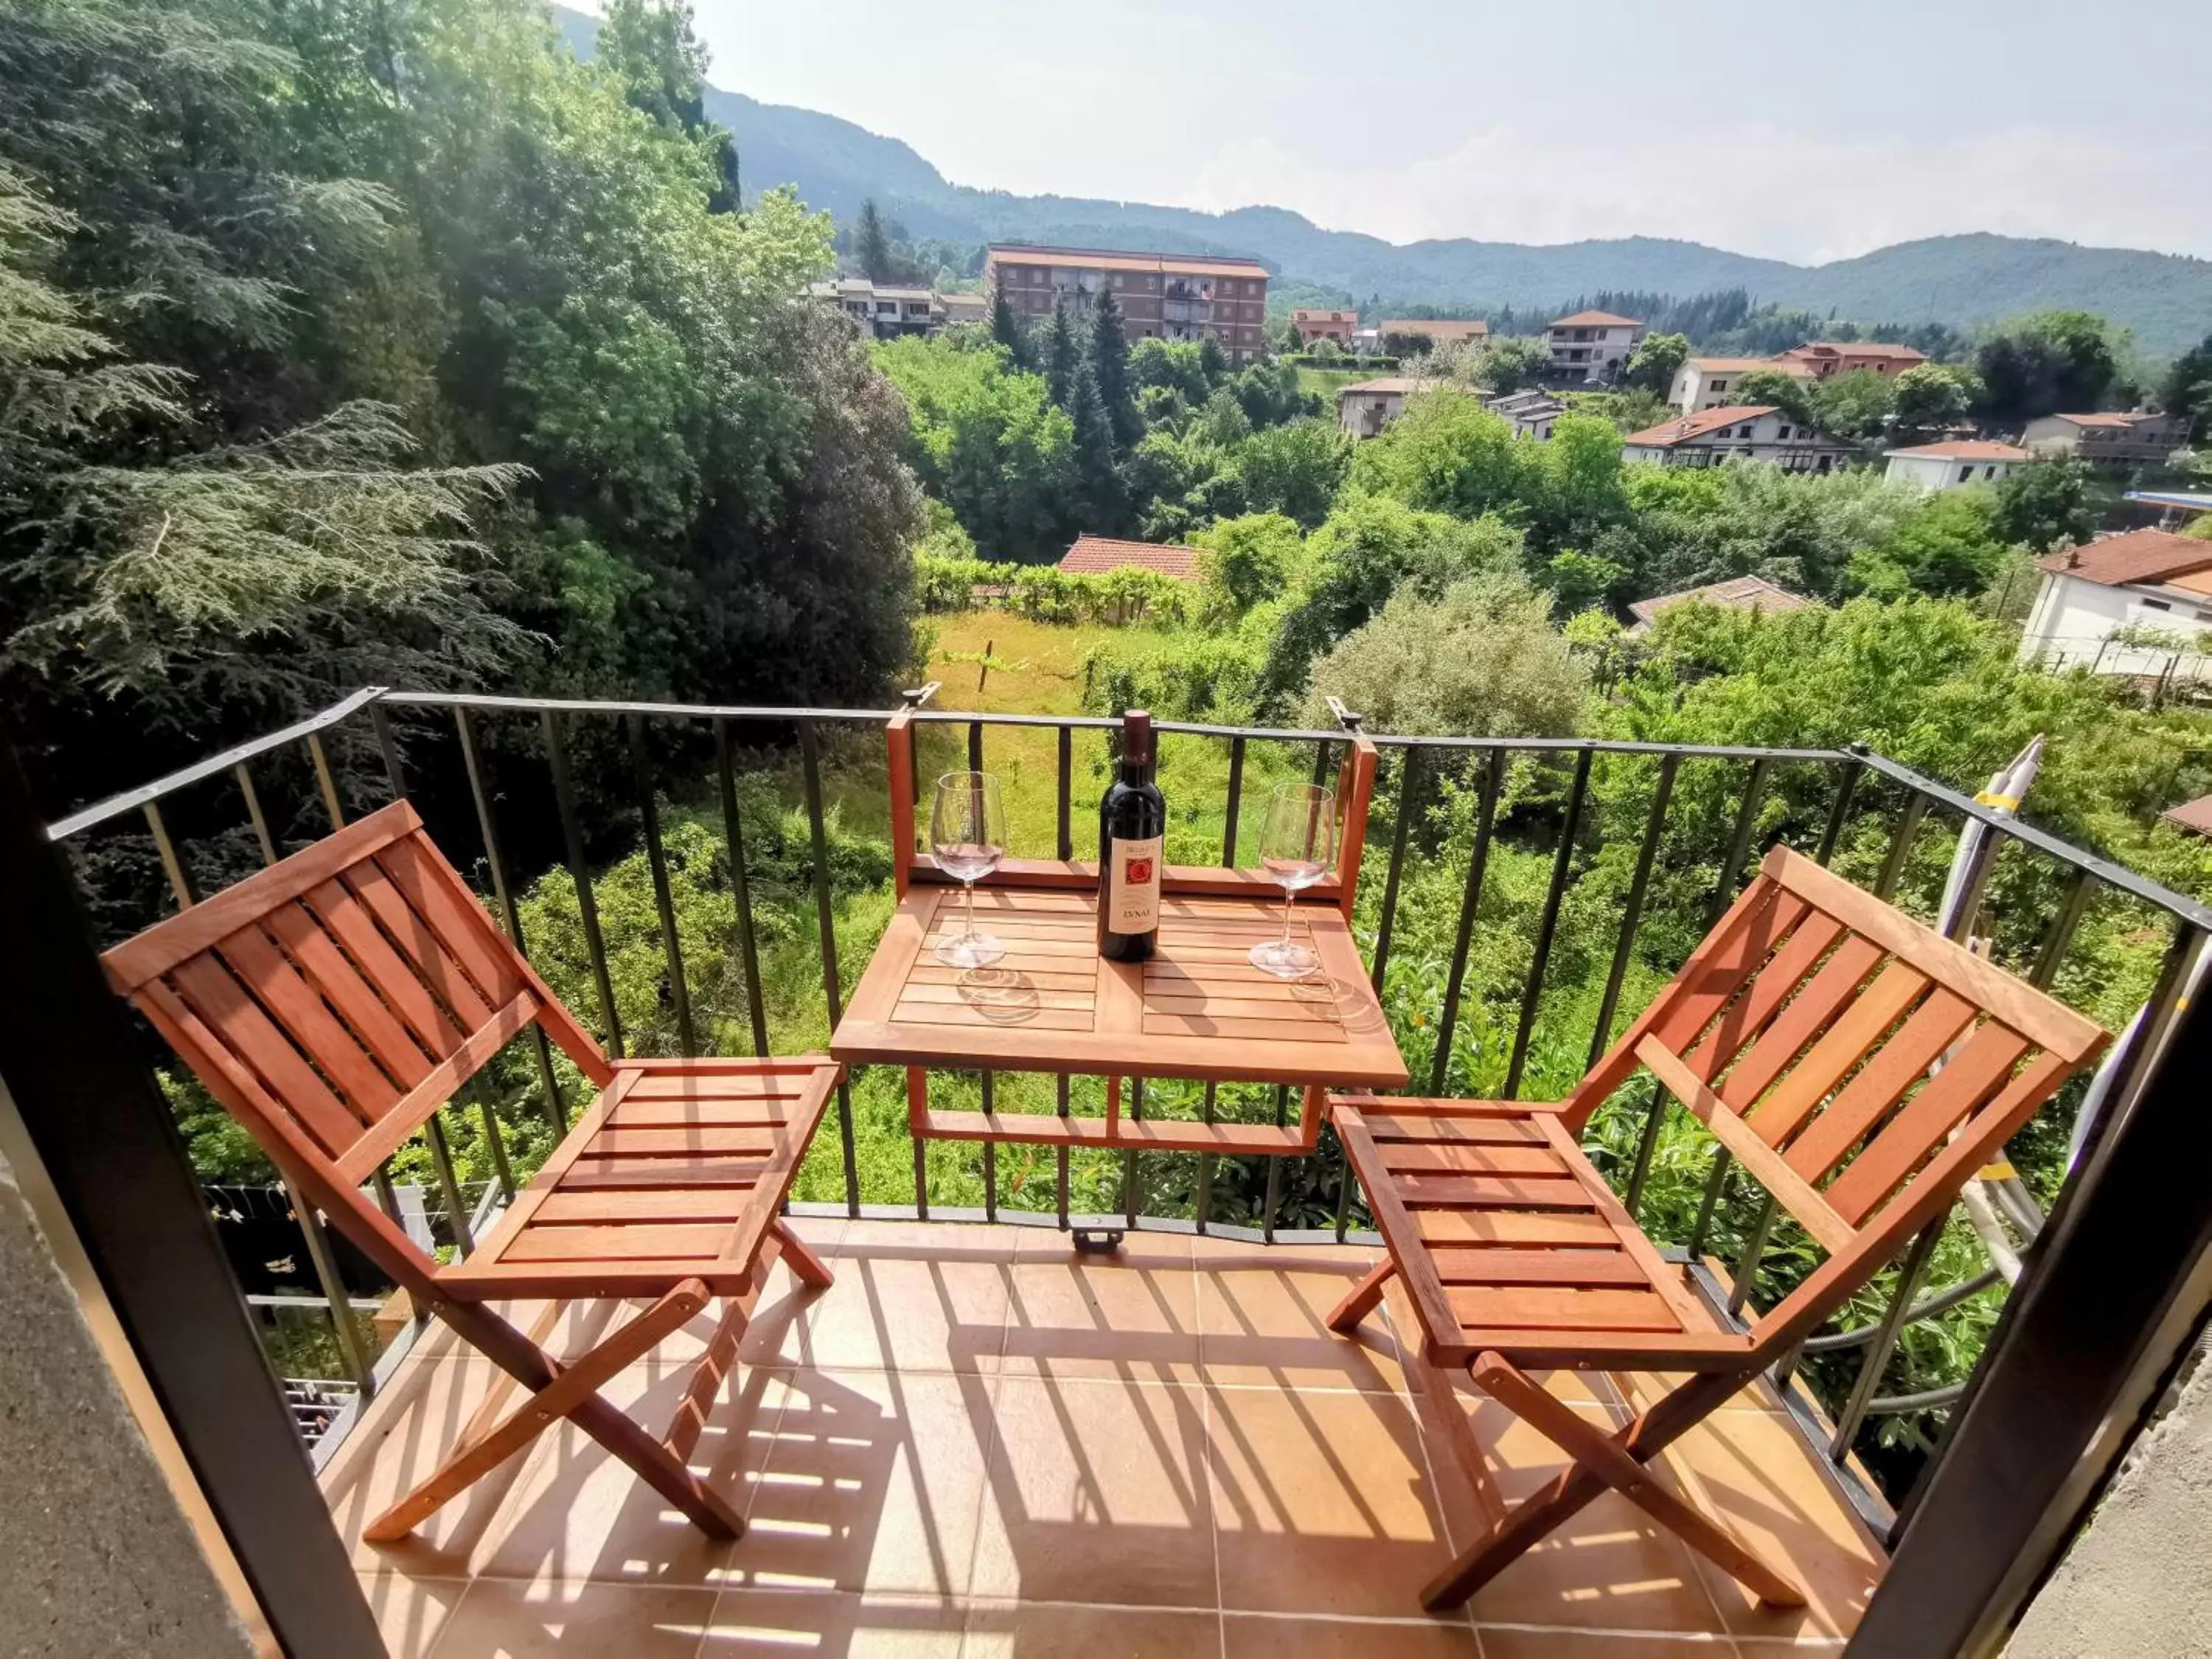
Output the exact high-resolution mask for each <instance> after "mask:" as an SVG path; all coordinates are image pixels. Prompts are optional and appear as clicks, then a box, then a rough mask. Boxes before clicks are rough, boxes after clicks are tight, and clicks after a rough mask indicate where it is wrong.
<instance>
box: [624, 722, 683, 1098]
mask: <svg viewBox="0 0 2212 1659" xmlns="http://www.w3.org/2000/svg"><path fill="white" fill-rule="evenodd" d="M624 724H625V725H627V726H629V762H630V770H631V772H632V773H633V775H635V779H636V782H637V810H638V813H639V817H640V819H641V822H642V823H643V824H644V828H645V862H646V868H647V870H648V871H649V872H651V874H652V877H653V910H654V912H655V913H656V914H657V915H659V919H660V950H661V954H662V955H663V956H664V957H666V958H667V962H668V994H669V997H670V999H671V1000H672V1001H673V1002H674V1003H675V1004H676V1037H677V1041H678V1042H681V1043H682V1044H683V1045H684V1057H685V1058H686V1059H695V1058H696V1057H697V1055H698V1053H699V1033H698V1030H696V1027H694V1026H693V1024H691V987H690V985H689V984H687V983H686V982H685V981H684V946H683V943H682V941H680V940H679V939H678V938H677V937H676V899H675V896H674V895H673V894H672V893H671V891H670V890H669V886H668V851H667V848H665V847H663V846H662V845H661V841H660V805H659V802H658V801H657V800H656V799H654V791H653V763H652V760H651V758H650V757H648V756H647V754H646V752H645V721H644V720H643V718H642V717H641V716H640V715H636V714H630V715H628V716H626V717H625V719H624Z"/></svg>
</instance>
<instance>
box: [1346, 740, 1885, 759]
mask: <svg viewBox="0 0 2212 1659" xmlns="http://www.w3.org/2000/svg"><path fill="white" fill-rule="evenodd" d="M1368 735H1369V736H1370V737H1372V738H1374V739H1375V746H1376V748H1378V749H1467V750H1477V751H1486V750H1497V749H1530V750H1541V751H1544V752H1547V753H1564V754H1570V755H1578V754H1580V753H1581V752H1582V751H1583V750H1585V749H1588V750H1592V751H1593V752H1595V753H1596V754H1601V755H1680V756H1681V757H1684V758H1686V759H1692V760H1698V759H1705V760H1767V761H1819V762H1820V763H1823V764H1826V765H1834V764H1836V763H1838V762H1841V761H1848V760H1862V759H1863V758H1865V757H1863V756H1861V755H1859V754H1857V753H1856V752H1855V751H1852V750H1844V749H1768V748H1762V747H1759V745H1757V744H1734V743H1643V742H1638V741H1636V740H1635V739H1632V738H1439V737H1393V736H1391V735H1390V734H1389V733H1388V732H1370V733H1369V734H1368Z"/></svg>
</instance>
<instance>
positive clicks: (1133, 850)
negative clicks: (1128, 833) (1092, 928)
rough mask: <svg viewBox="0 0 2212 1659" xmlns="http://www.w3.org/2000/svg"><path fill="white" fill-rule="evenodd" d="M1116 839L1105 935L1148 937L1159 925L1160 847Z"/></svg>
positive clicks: (1153, 842)
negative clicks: (1125, 934)
mask: <svg viewBox="0 0 2212 1659" xmlns="http://www.w3.org/2000/svg"><path fill="white" fill-rule="evenodd" d="M1161 840H1162V837H1160V836H1153V837H1152V839H1151V840H1150V841H1122V840H1121V839H1120V838H1119V837H1116V838H1115V841H1114V842H1113V843H1112V845H1113V848H1114V868H1113V870H1112V872H1110V877H1109V880H1108V881H1107V884H1106V896H1105V899H1104V901H1103V902H1104V903H1105V905H1106V931H1107V932H1108V933H1151V932H1152V931H1153V930H1154V929H1155V928H1157V927H1158V926H1159V925H1160V844H1161Z"/></svg>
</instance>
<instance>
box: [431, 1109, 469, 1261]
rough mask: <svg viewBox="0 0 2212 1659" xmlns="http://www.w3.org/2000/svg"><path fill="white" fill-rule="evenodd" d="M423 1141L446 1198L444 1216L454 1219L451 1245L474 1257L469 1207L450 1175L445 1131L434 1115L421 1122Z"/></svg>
mask: <svg viewBox="0 0 2212 1659" xmlns="http://www.w3.org/2000/svg"><path fill="white" fill-rule="evenodd" d="M422 1140H423V1144H424V1145H425V1146H428V1148H429V1152H430V1168H431V1169H432V1170H433V1171H435V1173H436V1175H437V1177H438V1188H439V1190H440V1191H441V1192H442V1193H443V1194H445V1195H446V1213H447V1215H448V1216H450V1217H451V1218H453V1242H454V1243H455V1244H457V1245H458V1246H459V1248H460V1252H461V1255H463V1256H469V1255H474V1254H475V1253H476V1248H477V1241H476V1236H475V1235H474V1234H473V1233H471V1231H469V1206H468V1203H467V1201H466V1200H465V1199H463V1198H462V1196H461V1183H460V1182H459V1181H458V1180H457V1179H455V1177H454V1175H453V1152H452V1150H451V1149H450V1148H449V1147H448V1146H447V1145H446V1127H445V1125H444V1124H442V1123H441V1122H440V1121H438V1114H437V1113H436V1112H435V1111H433V1112H432V1113H431V1114H430V1115H429V1116H428V1117H427V1118H425V1119H423V1120H422Z"/></svg>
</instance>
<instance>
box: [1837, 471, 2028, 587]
mask: <svg viewBox="0 0 2212 1659" xmlns="http://www.w3.org/2000/svg"><path fill="white" fill-rule="evenodd" d="M1995 520H1996V499H1995V493H1994V492H1993V491H1991V490H1988V489H1945V490H1939V491H1938V492H1937V493H1936V494H1935V495H1931V496H1929V498H1928V501H1927V502H1926V503H1925V504H1924V505H1923V506H1922V507H1920V509H1919V510H1918V511H1917V512H1916V513H1913V514H1912V515H1911V517H1910V518H1908V519H1906V520H1905V522H1904V523H1902V524H1900V525H1899V526H1897V528H1896V529H1895V530H1894V531H1893V532H1891V533H1890V535H1889V536H1888V538H1887V539H1885V540H1884V541H1882V542H1881V544H1878V545H1876V546H1874V547H1870V548H1866V549H1863V550H1860V551H1858V552H1857V553H1854V554H1853V555H1852V556H1851V560H1850V586H1851V587H1852V588H1853V589H1855V590H1856V591H1858V592H1865V593H1871V594H1873V595H1874V596H1875V597H1876V598H1878V599H1897V598H1900V597H1902V596H1903V595H1904V594H1905V593H1908V592H1912V593H1927V594H1933V595H1936V596H1937V597H1939V598H1941V597H1945V596H1950V595H1968V594H1974V593H1979V592H1982V590H1983V589H1984V588H1986V587H1987V586H1989V585H1990V579H1991V578H1992V577H1993V576H1995V575H1996V573H1997V570H1998V568H1999V567H2000V565H2001V564H2002V562H2003V559H2004V556H2005V544H2004V543H2003V541H2002V539H2000V538H1999V537H1998V536H1997V534H1996V530H1995V528H1994V523H1995Z"/></svg>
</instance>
